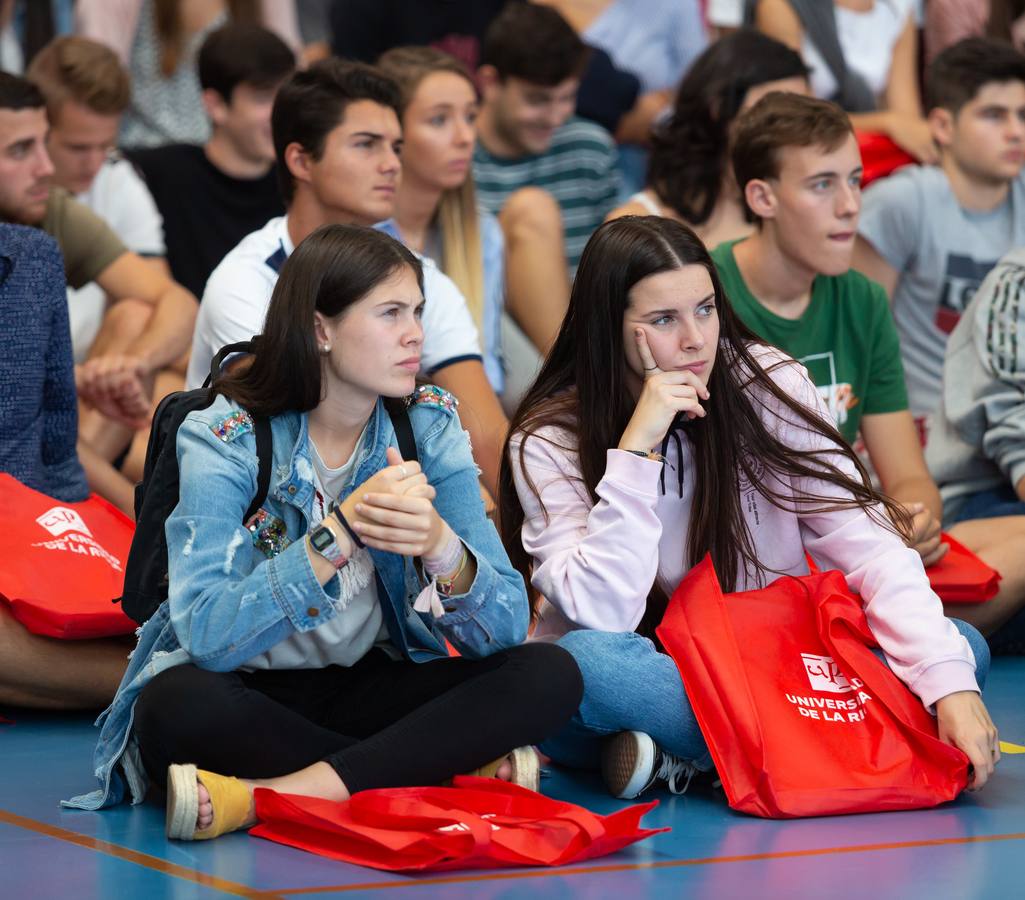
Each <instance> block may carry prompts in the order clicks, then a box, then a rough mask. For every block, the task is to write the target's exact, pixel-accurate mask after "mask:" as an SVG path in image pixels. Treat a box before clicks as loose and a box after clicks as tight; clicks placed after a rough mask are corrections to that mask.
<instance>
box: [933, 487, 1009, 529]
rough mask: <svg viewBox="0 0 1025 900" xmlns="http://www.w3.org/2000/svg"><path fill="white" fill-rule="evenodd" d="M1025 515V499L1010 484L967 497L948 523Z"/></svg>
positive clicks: (954, 523)
mask: <svg viewBox="0 0 1025 900" xmlns="http://www.w3.org/2000/svg"><path fill="white" fill-rule="evenodd" d="M1023 515H1025V501H1022V500H1021V499H1020V498H1019V497H1018V495H1017V494H1016V493H1015V492H1014V488H1012V487H1011V486H1010V485H1009V484H1005V485H1003V486H1002V487H998V488H992V489H991V490H988V491H979V492H978V493H977V494H972V495H971V496H970V497H967V498H966V499H965V500H964V502H963V503H962V504H961V505H960V506H958V507H957V511H956V512H955V513H954V515H953V516H952V519H951V521H950V522H949V523H948V525H956V524H957V523H958V522H967V521H968V520H969V519H994V518H996V517H997V516H1023Z"/></svg>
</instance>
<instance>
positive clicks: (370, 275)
mask: <svg viewBox="0 0 1025 900" xmlns="http://www.w3.org/2000/svg"><path fill="white" fill-rule="evenodd" d="M402 266H409V268H410V269H412V271H413V273H414V274H415V275H416V280H417V284H418V285H419V286H420V291H421V293H422V292H423V269H422V267H421V265H420V261H419V260H418V259H417V258H416V257H415V256H414V255H413V254H412V253H411V252H410V251H409V250H407V249H406V248H405V247H404V246H403V245H402V244H400V243H399V242H398V241H396V240H395V239H394V238H392V237H389V236H388V235H387V234H384V233H383V232H381V231H377V230H375V229H373V228H363V227H362V226H359V225H323V226H321V227H320V228H318V229H317V230H316V231H314V232H313V233H312V234H311V235H310V236H309V237H307V238H306V239H305V240H304V241H302V242H301V243H300V244H299V246H298V247H296V248H295V250H294V251H293V253H292V254H291V256H289V257H288V259H287V260H285V264H284V265H283V266H282V267H281V274H280V275H279V276H278V281H277V284H276V285H275V286H274V293H273V294H272V295H271V301H270V306H269V307H268V308H267V319H266V321H265V323H264V326H263V334H261V335H260V336H259V338H257V341H256V348H255V349H256V352H255V354H254V356H253V359H252V363H251V364H250V365H249V366H248V367H245V368H241V367H240V368H238V369H234V370H232V371H226V372H224V373H223V374H222V375H221V376H220V377H219V378H217V379H216V380H215V381H214V384H213V387H212V390H213V391H214V393H217V394H224V395H225V396H226V397H228V398H230V399H232V400H234V401H235V402H236V403H238V404H239V405H241V406H244V407H245V408H246V409H248V410H249V411H250V412H251V413H253V414H254V415H258V416H275V415H278V414H279V413H282V412H288V411H296V412H306V411H308V410H311V409H314V408H316V406H317V404H319V403H320V401H321V399H322V398H323V389H322V385H321V377H320V376H321V360H322V357H321V355H320V352H319V350H318V348H317V340H316V335H315V331H314V316H313V313H314V312H315V311H316V312H319V313H320V314H321V315H323V316H326V317H328V318H330V319H333V318H336V317H337V316H340V315H342V314H344V312H345V311H346V310H347V309H348V308H349V307H350V306H352V305H353V304H354V303H356V302H358V301H359V300H361V299H362V298H363V297H365V296H366V295H367V294H369V293H370V291H372V290H373V289H374V288H375V287H377V285H379V284H380V283H381V282H382V281H385V280H386V279H387V278H389V277H390V276H391V275H392V273H394V272H395V271H396V270H397V269H400V268H401V267H402Z"/></svg>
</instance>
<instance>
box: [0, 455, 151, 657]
mask: <svg viewBox="0 0 1025 900" xmlns="http://www.w3.org/2000/svg"><path fill="white" fill-rule="evenodd" d="M0 522H3V523H4V540H3V545H2V546H0V600H4V601H6V602H7V603H8V605H9V606H10V608H11V611H12V612H13V613H14V617H15V618H16V619H17V620H18V621H19V622H21V624H22V625H24V626H25V627H26V628H27V629H28V630H29V631H31V632H33V633H34V634H40V635H44V636H46V637H55V638H68V639H74V638H95V637H109V636H111V635H116V634H127V633H129V632H131V631H133V630H134V629H135V623H134V622H133V621H132V620H131V619H129V618H128V616H126V615H125V614H124V613H123V612H122V611H121V606H120V605H119V604H115V603H113V602H112V601H113V600H114V599H115V598H117V597H120V596H121V588H122V585H123V584H124V577H125V572H124V563H125V560H126V559H127V558H128V548H129V546H130V545H131V543H132V535H133V534H134V532H135V526H134V525H133V524H132V520H131V519H129V518H128V517H127V516H126V515H125V514H124V513H122V512H121V511H120V510H119V509H116V508H115V507H113V506H111V505H110V504H109V503H108V502H107V501H106V500H104V499H102V498H101V497H97V496H96V495H95V494H93V495H92V496H91V497H90V498H89V499H88V500H84V501H82V502H81V503H64V502H62V501H60V500H54V499H53V498H52V497H48V496H47V495H46V494H41V493H39V491H34V490H32V489H31V488H29V487H26V486H25V485H23V484H22V483H21V482H20V481H18V480H17V479H15V478H13V477H11V476H10V475H7V474H0Z"/></svg>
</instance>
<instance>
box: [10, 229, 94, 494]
mask: <svg viewBox="0 0 1025 900" xmlns="http://www.w3.org/2000/svg"><path fill="white" fill-rule="evenodd" d="M77 439H78V405H77V402H76V398H75V370H74V361H73V359H72V355H71V331H70V329H69V327H68V301H67V293H66V286H65V281H64V262H63V260H62V259H61V254H60V250H58V249H57V243H56V242H55V241H54V240H53V238H51V237H49V236H48V235H46V234H45V233H44V232H42V231H40V230H39V229H38V228H27V227H24V226H21V225H7V224H4V223H0V472H7V473H9V474H10V475H13V476H14V477H15V478H17V479H18V480H19V481H20V482H21V483H22V484H25V485H27V486H28V487H30V488H33V489H34V490H37V491H41V492H42V493H44V494H47V495H49V496H51V497H55V498H56V499H58V500H63V501H65V502H69V503H70V502H75V501H78V500H84V499H85V498H86V497H88V496H89V488H88V487H87V485H86V481H85V472H84V471H83V470H82V466H81V464H80V463H79V461H78V455H77V453H76V451H75V444H76V442H77Z"/></svg>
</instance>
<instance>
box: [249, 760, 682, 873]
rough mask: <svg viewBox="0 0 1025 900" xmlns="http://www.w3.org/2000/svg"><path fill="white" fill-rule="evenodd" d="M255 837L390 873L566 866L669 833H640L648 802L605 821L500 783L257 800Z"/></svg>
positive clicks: (260, 792) (261, 795) (265, 794)
mask: <svg viewBox="0 0 1025 900" xmlns="http://www.w3.org/2000/svg"><path fill="white" fill-rule="evenodd" d="M254 798H255V801H256V817H257V819H258V820H259V823H260V824H258V825H257V826H256V827H255V828H253V829H252V830H251V831H250V832H249V833H250V834H252V835H255V836H257V837H262V838H267V839H268V840H272V841H277V842H278V843H280V844H287V845H289V846H291V847H298V848H299V849H301V850H308V851H309V852H311V853H316V854H318V855H320V856H327V857H329V858H331V859H338V860H341V861H343V862H347V863H355V864H356V865H360V866H369V867H371V868H374V869H382V870H385V871H389V872H424V871H428V870H433V871H445V870H451V869H489V868H498V867H507V866H562V865H566V864H567V863H573V862H580V861H581V860H585V859H594V858H595V857H598V856H605V855H607V854H609V853H614V852H615V851H617V850H620V849H621V848H623V847H626V846H627V845H629V844H633V843H635V842H637V841H640V840H643V839H644V838H646V837H649V836H651V835H653V834H659V833H660V832H662V831H668V830H669V829H668V828H659V829H644V828H641V827H640V820H641V817H642V816H643V815H644V814H645V813H647V812H648V811H649V810H651V809H653V808H654V807H655V806H657V805H658V802H657V801H655V802H652V803H645V804H641V805H638V806H631V807H628V808H627V809H622V810H619V811H618V812H615V813H612V815H608V816H599V815H596V814H595V813H592V812H590V811H589V810H587V809H584V808H583V807H581V806H576V805H574V804H572V803H564V802H562V801H560V800H553V799H551V798H550V797H545V796H543V795H542V794H537V793H535V792H534V791H530V790H527V789H526V788H522V787H519V786H517V785H514V784H509V783H507V782H503V781H499V780H498V779H495V778H474V777H472V776H468V775H466V776H457V777H456V778H454V779H453V786H452V787H407V788H381V789H377V790H369V791H361V792H360V793H358V794H354V795H353V796H352V798H351V799H350V800H347V801H345V802H343V803H335V802H332V801H330V800H318V799H316V798H314V797H298V796H294V795H291V794H278V793H276V792H275V791H271V790H267V789H266V788H257V789H256V791H255V792H254Z"/></svg>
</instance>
